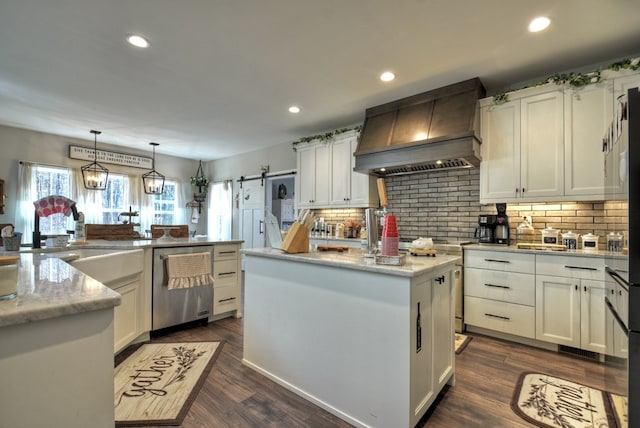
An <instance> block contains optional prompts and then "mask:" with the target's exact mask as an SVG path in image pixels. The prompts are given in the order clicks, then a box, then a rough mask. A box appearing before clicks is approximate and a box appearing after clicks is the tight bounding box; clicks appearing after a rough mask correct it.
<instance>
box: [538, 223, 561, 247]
mask: <svg viewBox="0 0 640 428" xmlns="http://www.w3.org/2000/svg"><path fill="white" fill-rule="evenodd" d="M558 233H560V231H559V230H558V229H554V228H553V227H551V226H549V227H547V228H545V229H542V243H543V244H557V243H558Z"/></svg>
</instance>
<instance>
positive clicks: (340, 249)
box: [318, 244, 349, 253]
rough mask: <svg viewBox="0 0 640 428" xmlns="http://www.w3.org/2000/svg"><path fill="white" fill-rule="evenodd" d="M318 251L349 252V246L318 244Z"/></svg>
mask: <svg viewBox="0 0 640 428" xmlns="http://www.w3.org/2000/svg"><path fill="white" fill-rule="evenodd" d="M318 251H337V252H339V253H342V252H343V251H349V246H348V245H338V244H319V245H318Z"/></svg>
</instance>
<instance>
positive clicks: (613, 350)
mask: <svg viewBox="0 0 640 428" xmlns="http://www.w3.org/2000/svg"><path fill="white" fill-rule="evenodd" d="M606 295H607V298H608V300H609V301H610V302H611V304H612V305H613V306H614V308H615V309H616V311H617V312H618V315H620V317H621V318H622V321H623V322H624V323H625V324H626V325H629V293H628V292H627V291H624V290H623V289H622V287H621V286H620V285H618V284H616V283H615V281H613V280H612V279H607V282H606ZM606 319H607V325H606V326H605V327H606V328H607V332H609V333H610V332H613V334H609V335H608V336H607V338H608V340H609V342H607V351H608V352H607V354H609V355H614V356H616V357H620V358H628V357H629V348H628V345H629V340H628V338H627V333H626V332H625V331H624V330H623V329H622V327H621V326H620V324H619V323H618V322H617V320H616V319H615V318H614V317H613V314H611V312H608V311H607V315H606Z"/></svg>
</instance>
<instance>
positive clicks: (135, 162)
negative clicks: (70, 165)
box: [69, 144, 153, 169]
mask: <svg viewBox="0 0 640 428" xmlns="http://www.w3.org/2000/svg"><path fill="white" fill-rule="evenodd" d="M95 154H96V155H97V158H98V159H95V160H96V161H98V162H103V163H111V164H115V165H124V166H130V167H133V168H144V169H151V168H153V160H152V159H151V158H147V157H144V156H136V155H129V154H126V153H118V152H108V151H106V150H95ZM69 159H80V160H88V161H92V160H94V150H93V148H92V147H82V146H74V145H72V144H70V145H69Z"/></svg>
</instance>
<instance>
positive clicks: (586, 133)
mask: <svg viewBox="0 0 640 428" xmlns="http://www.w3.org/2000/svg"><path fill="white" fill-rule="evenodd" d="M612 97H613V82H611V81H605V82H603V83H600V84H596V85H589V86H586V87H583V88H578V89H569V90H567V91H565V98H564V115H565V116H564V120H565V129H564V131H565V135H564V153H565V156H564V158H565V168H564V186H565V190H564V193H565V195H566V196H569V197H574V196H575V197H578V198H579V199H593V200H602V199H603V198H604V166H603V162H604V156H603V153H602V137H603V136H604V134H605V131H606V129H607V127H608V126H609V124H610V123H611V119H612V117H613V103H612V102H611V101H612Z"/></svg>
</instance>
